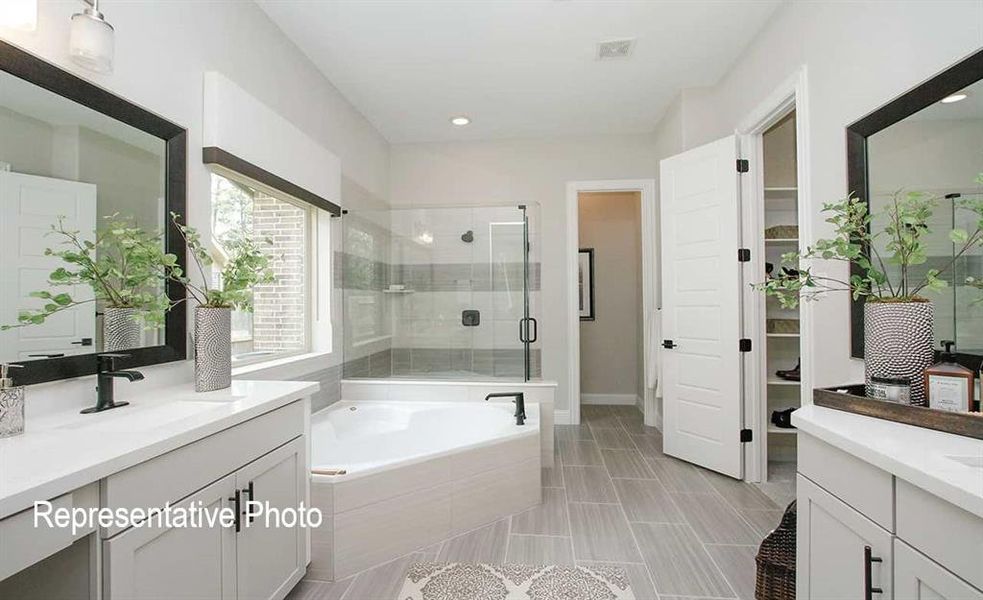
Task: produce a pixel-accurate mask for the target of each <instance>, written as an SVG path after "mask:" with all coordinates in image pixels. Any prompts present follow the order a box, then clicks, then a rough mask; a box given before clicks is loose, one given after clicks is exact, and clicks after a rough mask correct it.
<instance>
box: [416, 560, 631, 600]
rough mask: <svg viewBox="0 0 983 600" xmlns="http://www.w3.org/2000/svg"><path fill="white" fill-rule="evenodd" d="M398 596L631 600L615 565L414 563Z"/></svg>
mask: <svg viewBox="0 0 983 600" xmlns="http://www.w3.org/2000/svg"><path fill="white" fill-rule="evenodd" d="M398 599H399V600H635V594H633V593H632V591H631V584H630V583H629V582H628V575H627V574H626V573H625V570H624V569H622V568H620V567H608V566H590V567H571V566H562V565H538V566H537V565H489V564H485V563H446V562H444V563H441V562H419V563H415V564H413V565H411V566H410V568H409V571H407V573H406V580H405V581H404V582H403V589H402V590H401V591H400V592H399V596H398Z"/></svg>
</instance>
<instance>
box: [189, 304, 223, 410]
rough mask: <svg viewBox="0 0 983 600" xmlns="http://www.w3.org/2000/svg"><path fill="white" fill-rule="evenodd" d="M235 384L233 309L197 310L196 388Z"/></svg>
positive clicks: (203, 388)
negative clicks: (233, 380) (233, 367)
mask: <svg viewBox="0 0 983 600" xmlns="http://www.w3.org/2000/svg"><path fill="white" fill-rule="evenodd" d="M230 385H232V309H231V308H207V307H204V306H199V307H197V308H196V309H195V391H196V392H210V391H212V390H221V389H224V388H227V387H229V386H230Z"/></svg>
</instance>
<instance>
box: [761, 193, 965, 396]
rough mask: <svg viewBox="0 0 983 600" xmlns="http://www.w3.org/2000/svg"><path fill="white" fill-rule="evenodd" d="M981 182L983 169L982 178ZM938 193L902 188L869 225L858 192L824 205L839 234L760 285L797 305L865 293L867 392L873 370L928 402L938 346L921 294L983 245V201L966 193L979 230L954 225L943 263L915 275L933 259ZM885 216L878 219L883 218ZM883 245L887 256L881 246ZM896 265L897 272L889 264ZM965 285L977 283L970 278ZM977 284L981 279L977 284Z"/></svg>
mask: <svg viewBox="0 0 983 600" xmlns="http://www.w3.org/2000/svg"><path fill="white" fill-rule="evenodd" d="M977 183H980V184H983V174H981V175H980V177H978V178H977ZM937 203H938V198H937V197H934V196H931V195H928V194H925V193H921V192H908V193H905V192H897V193H895V194H894V195H893V199H892V202H889V203H888V205H887V207H886V208H885V209H884V211H883V213H881V214H878V215H877V216H878V217H883V219H884V221H885V222H886V225H885V226H884V227H883V229H882V230H880V231H876V232H872V231H871V228H870V224H871V222H872V215H871V214H870V211H869V210H868V207H867V204H866V203H865V202H862V201H861V200H859V199H858V198H856V197H853V196H851V197H848V198H846V199H845V200H842V201H840V202H836V203H831V204H826V205H824V207H823V212H825V213H828V214H829V215H830V216H829V218H827V219H826V222H827V223H830V224H831V225H833V228H834V231H835V235H834V237H833V238H831V239H821V240H818V241H817V242H816V244H815V246H811V247H808V248H807V249H806V251H805V252H790V253H787V254H784V255H783V256H782V263H783V265H785V266H784V267H783V268H780V269H776V270H775V273H774V274H773V275H772V276H771V277H770V278H769V279H768V280H767V281H765V282H763V283H760V284H757V285H756V287H757V289H759V290H762V291H764V293H765V294H766V295H768V296H772V297H775V298H777V299H778V301H779V302H780V303H781V305H782V306H783V307H785V308H794V307H796V306H797V305H798V303H799V301H800V300H802V299H805V300H809V299H814V298H817V297H819V296H821V295H823V294H826V293H828V292H832V291H841V290H842V291H848V292H850V293H851V294H852V296H853V298H854V299H859V298H864V299H865V300H866V301H865V304H864V348H865V357H864V362H865V374H866V383H867V386H868V393H869V391H870V389H869V386H870V381H871V377H892V378H906V379H908V380H909V381H910V382H911V402H912V404H922V405H923V404H924V403H925V388H924V381H923V377H922V373H923V372H924V370H925V368H927V367H928V366H930V365H931V364H932V357H933V347H934V340H935V335H934V330H933V329H934V328H933V322H934V317H935V313H934V307H933V304H932V302H931V301H930V300H929V299H927V298H926V297H925V296H923V294H924V293H926V292H930V291H939V290H943V289H945V288H946V287H947V286H948V283H947V282H946V281H945V280H944V279H942V276H943V275H944V274H946V273H947V272H949V271H950V270H951V269H952V267H953V265H955V263H956V261H957V260H958V259H959V258H960V257H961V256H963V255H964V254H965V253H966V252H967V251H969V250H970V249H971V248H974V247H983V201H981V200H973V199H965V200H960V201H959V206H960V207H962V208H965V209H968V210H970V211H972V212H973V213H975V214H976V215H977V216H978V219H977V222H976V227H975V230H974V231H972V232H970V231H967V230H965V229H953V230H952V231H950V232H949V239H950V240H951V241H952V243H953V245H954V252H953V254H952V256H951V258H950V259H949V260H947V261H946V262H945V263H944V264H943V265H941V268H937V269H936V268H932V269H927V270H925V272H924V275H921V276H917V275H916V274H915V270H916V269H913V267H917V266H918V265H924V264H925V263H926V262H927V260H928V255H927V251H926V247H925V235H926V234H928V233H930V230H929V226H928V221H929V219H930V218H931V216H932V211H933V209H934V208H935V206H936V205H937ZM879 220H880V219H879ZM881 247H882V248H883V249H884V250H886V253H885V254H884V255H882V254H881V251H880V250H879V248H881ZM803 259H806V260H808V259H822V260H837V261H844V262H847V263H849V264H851V265H852V266H853V267H854V269H853V272H852V274H851V275H850V277H849V279H848V280H845V281H844V280H840V279H835V278H831V277H826V276H820V275H817V274H814V273H813V272H812V270H811V268H810V267H802V266H799V261H800V260H803ZM889 266H893V267H895V269H894V270H895V275H894V277H892V276H890V275H889V273H888V267H889ZM966 283H967V285H970V286H975V285H976V283H975V281H974V280H972V279H971V278H970V279H968V280H967V282H966ZM977 287H979V286H977Z"/></svg>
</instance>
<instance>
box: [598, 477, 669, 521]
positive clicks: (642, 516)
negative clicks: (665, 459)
mask: <svg viewBox="0 0 983 600" xmlns="http://www.w3.org/2000/svg"><path fill="white" fill-rule="evenodd" d="M612 482H613V483H614V489H615V490H616V491H617V492H618V499H619V500H621V506H623V507H624V509H625V515H627V517H628V520H629V521H644V522H648V523H683V522H684V521H683V513H681V512H680V511H679V509H678V508H676V504H675V503H674V502H673V501H672V497H671V496H670V495H669V492H667V491H666V488H665V487H663V486H662V484H661V483H659V481H658V480H656V479H613V480H612Z"/></svg>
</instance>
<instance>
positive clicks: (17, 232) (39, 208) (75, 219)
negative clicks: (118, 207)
mask: <svg viewBox="0 0 983 600" xmlns="http://www.w3.org/2000/svg"><path fill="white" fill-rule="evenodd" d="M59 216H61V217H64V223H65V228H66V229H68V230H76V231H79V235H80V238H81V239H83V240H91V239H92V237H93V231H94V230H95V228H96V186H94V185H92V184H89V183H79V182H77V181H66V180H63V179H53V178H51V177H39V176H36V175H24V174H21V173H0V324H4V325H12V324H15V323H16V322H17V315H18V314H19V313H20V312H21V311H22V310H25V309H34V308H40V306H41V305H42V304H43V303H44V302H45V301H44V300H41V299H38V298H31V297H30V296H29V294H30V293H31V292H35V291H40V290H48V291H51V292H52V293H61V292H67V293H69V294H71V296H72V298H73V299H75V300H89V299H92V289H91V288H89V287H88V286H71V287H65V286H50V285H48V275H49V274H50V273H51V272H52V271H53V270H55V269H56V268H58V267H60V266H65V263H64V261H62V260H61V259H60V258H57V257H53V256H45V255H44V250H45V249H46V248H53V249H54V248H65V249H67V248H69V247H68V246H63V245H62V241H63V238H61V236H56V235H46V234H47V233H48V232H49V231H51V226H52V225H54V224H55V223H57V220H58V217H59ZM95 334H96V307H95V305H94V304H93V303H87V304H83V305H82V306H80V307H77V308H73V309H69V310H65V311H62V312H61V313H58V314H56V315H54V316H52V317H49V318H48V319H47V320H46V321H45V322H44V323H43V324H42V325H31V326H29V327H19V328H17V329H11V330H8V331H0V360H3V361H4V362H7V361H14V360H24V359H30V358H32V356H31V355H36V354H65V355H70V354H88V353H90V352H94V351H95V347H94V343H95Z"/></svg>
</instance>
